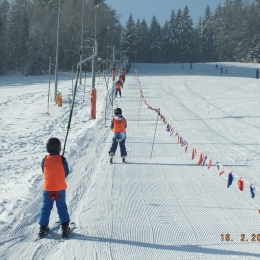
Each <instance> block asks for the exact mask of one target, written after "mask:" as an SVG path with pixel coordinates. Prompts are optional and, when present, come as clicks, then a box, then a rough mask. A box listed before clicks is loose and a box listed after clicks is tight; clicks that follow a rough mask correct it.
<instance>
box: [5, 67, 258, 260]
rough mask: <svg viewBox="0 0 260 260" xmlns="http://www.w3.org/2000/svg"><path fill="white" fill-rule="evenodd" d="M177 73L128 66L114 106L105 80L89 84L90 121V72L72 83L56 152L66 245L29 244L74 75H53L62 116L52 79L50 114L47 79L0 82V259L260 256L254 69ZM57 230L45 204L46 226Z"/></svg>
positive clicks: (52, 241)
mask: <svg viewBox="0 0 260 260" xmlns="http://www.w3.org/2000/svg"><path fill="white" fill-rule="evenodd" d="M182 65H183V64H132V66H131V69H130V72H129V74H127V75H126V81H125V83H124V88H123V89H122V97H121V98H119V97H117V98H115V99H114V98H113V97H112V93H113V85H114V83H113V82H112V78H111V73H110V72H109V73H108V74H107V75H106V77H105V78H104V77H103V74H101V75H100V76H98V75H97V77H96V89H97V108H96V119H91V108H90V95H91V94H90V91H91V74H87V77H86V78H84V79H83V81H82V84H81V85H80V84H79V83H78V86H77V93H76V97H75V103H74V109H73V114H72V116H73V117H72V121H71V125H70V129H69V133H68V139H67V144H66V147H65V152H64V156H65V157H66V159H67V161H68V164H69V167H70V170H71V173H70V175H69V176H68V178H67V184H68V189H67V194H66V195H67V198H66V201H67V205H68V210H69V214H70V218H71V221H74V222H76V228H75V229H74V230H73V232H72V233H71V235H70V237H69V238H68V239H67V240H65V241H64V242H61V240H60V238H61V236H60V229H59V228H53V229H51V231H50V233H49V234H48V235H47V236H46V237H45V238H43V239H41V240H39V241H37V242H35V241H34V239H35V238H36V237H37V232H38V229H39V225H38V217H39V213H40V208H41V203H42V202H41V200H42V184H43V174H42V171H41V166H40V164H41V161H42V158H43V157H44V156H45V155H46V147H45V145H46V142H47V140H48V139H49V138H50V137H58V138H59V139H60V140H61V141H62V147H63V145H64V140H65V136H66V133H67V127H68V122H69V115H70V111H71V105H72V102H71V100H72V90H73V88H74V86H75V82H76V80H75V78H76V75H72V74H71V73H69V72H68V73H64V72H60V73H59V82H58V90H59V91H60V92H61V93H62V97H63V103H62V107H58V106H57V105H56V104H55V102H54V79H53V77H54V76H53V75H52V78H51V84H50V96H49V105H48V88H49V82H48V75H45V76H33V77H24V76H17V75H13V76H1V77H0V92H1V96H0V111H1V113H0V125H1V127H0V206H1V207H0V226H1V229H0V259H8V260H17V259H26V260H27V259H37V260H39V259H55V260H58V259H68V260H70V259H88V260H91V259H99V260H105V259H106V260H107V259H111V260H112V259H113V260H116V259H118V260H122V259H138V260H140V259H142V260H145V259H149V260H150V259H151V260H158V259H160V260H163V259H210V260H212V259H216V260H217V259H257V258H259V257H260V229H259V222H260V214H259V209H260V195H259V187H260V174H259V169H260V147H259V144H260V128H259V125H260V81H259V80H258V79H256V78H255V76H256V74H255V72H256V69H257V68H260V65H259V64H245V63H218V70H217V69H215V63H195V64H193V66H192V67H193V68H192V69H191V67H190V64H184V66H183V67H182ZM221 66H223V73H220V67H221ZM117 74H118V71H117ZM112 100H113V102H112V103H113V104H111V101H112ZM116 107H120V108H121V109H122V110H123V116H124V117H125V118H126V120H127V123H128V128H127V139H126V148H127V153H128V156H127V157H126V164H122V162H121V158H120V152H119V150H118V151H117V153H116V155H115V156H114V164H112V165H110V164H109V155H108V151H109V148H110V146H111V138H112V132H111V130H110V120H111V117H112V115H113V109H114V108H116ZM159 111H160V113H159ZM46 112H49V115H48V114H46ZM158 113H159V114H158ZM195 150H196V156H195V158H194V159H193V160H192V155H195V154H194V152H195ZM200 156H202V158H203V163H199V160H200ZM205 156H207V159H206V160H204V159H205ZM210 160H211V162H212V164H211V166H210V165H209V162H210ZM198 164H199V165H198ZM209 166H210V167H209ZM230 173H232V175H233V178H234V180H233V183H232V185H230V186H229V187H227V183H228V177H229V174H230ZM240 178H241V179H242V180H243V181H244V188H243V190H240V189H239V187H238V181H239V180H240ZM250 185H252V186H251V188H255V190H254V189H253V191H254V193H255V197H254V198H252V193H251V192H250ZM57 220H58V215H57V211H56V208H55V206H54V208H53V211H52V214H51V218H50V224H49V225H50V227H51V228H52V227H54V223H55V222H56V221H57Z"/></svg>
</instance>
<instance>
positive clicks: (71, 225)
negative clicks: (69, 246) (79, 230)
mask: <svg viewBox="0 0 260 260" xmlns="http://www.w3.org/2000/svg"><path fill="white" fill-rule="evenodd" d="M69 227H70V229H69V231H68V234H67V236H61V239H60V242H64V241H65V240H67V239H69V237H70V236H71V233H72V231H73V229H74V228H76V223H75V222H70V225H69Z"/></svg>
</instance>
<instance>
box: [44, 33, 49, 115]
mask: <svg viewBox="0 0 260 260" xmlns="http://www.w3.org/2000/svg"><path fill="white" fill-rule="evenodd" d="M42 44H43V45H45V46H47V47H48V48H49V89H48V105H47V112H46V113H45V114H47V115H49V114H50V113H49V107H50V88H51V46H49V45H47V44H45V43H44V42H43V35H42Z"/></svg>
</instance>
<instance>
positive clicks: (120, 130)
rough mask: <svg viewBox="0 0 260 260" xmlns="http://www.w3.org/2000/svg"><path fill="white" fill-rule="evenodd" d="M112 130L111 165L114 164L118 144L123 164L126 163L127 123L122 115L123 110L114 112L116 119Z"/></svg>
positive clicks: (112, 122) (111, 126)
mask: <svg viewBox="0 0 260 260" xmlns="http://www.w3.org/2000/svg"><path fill="white" fill-rule="evenodd" d="M110 128H111V130H112V131H113V132H114V134H113V137H112V145H111V147H110V150H109V152H108V153H109V155H110V163H112V162H113V156H114V155H115V153H116V150H117V146H118V144H119V146H120V154H121V157H122V162H123V163H124V162H125V157H126V155H127V152H126V148H125V140H126V128H127V122H126V119H125V118H124V117H123V115H122V109H121V108H119V107H118V108H116V109H115V110H114V117H113V118H112V120H111V125H110Z"/></svg>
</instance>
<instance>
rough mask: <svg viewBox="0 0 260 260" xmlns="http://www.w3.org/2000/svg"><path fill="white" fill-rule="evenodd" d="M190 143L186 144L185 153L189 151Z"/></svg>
mask: <svg viewBox="0 0 260 260" xmlns="http://www.w3.org/2000/svg"><path fill="white" fill-rule="evenodd" d="M188 146H189V145H188V144H187V145H186V146H185V153H186V152H187V150H188Z"/></svg>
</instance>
